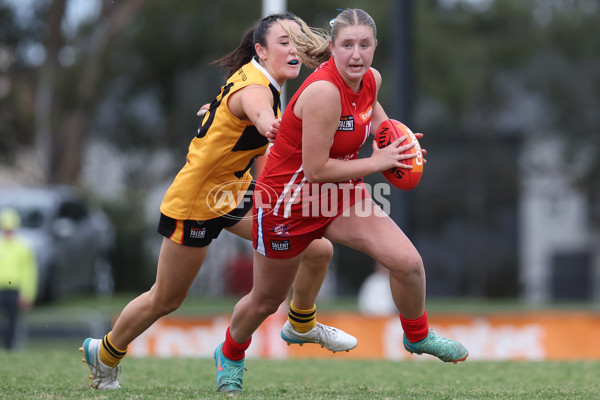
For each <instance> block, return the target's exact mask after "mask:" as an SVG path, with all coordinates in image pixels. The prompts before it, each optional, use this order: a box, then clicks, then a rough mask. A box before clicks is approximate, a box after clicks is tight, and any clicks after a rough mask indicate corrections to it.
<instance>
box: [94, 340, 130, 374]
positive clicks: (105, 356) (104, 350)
mask: <svg viewBox="0 0 600 400" xmlns="http://www.w3.org/2000/svg"><path fill="white" fill-rule="evenodd" d="M110 333H111V332H108V333H107V334H106V335H105V336H104V339H102V346H101V348H100V361H102V362H103V363H104V365H107V366H109V367H112V368H114V367H116V366H117V365H118V364H119V362H120V361H121V359H122V358H123V357H125V354H127V349H125V350H119V349H117V348H116V347H115V346H114V345H113V344H112V342H111V341H110Z"/></svg>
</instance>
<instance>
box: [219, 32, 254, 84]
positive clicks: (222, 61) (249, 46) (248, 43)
mask: <svg viewBox="0 0 600 400" xmlns="http://www.w3.org/2000/svg"><path fill="white" fill-rule="evenodd" d="M255 27H256V26H254V27H252V28H250V29H249V30H248V31H247V32H246V33H245V34H244V36H243V37H242V41H241V43H240V45H239V46H238V47H236V48H235V50H233V51H231V52H229V53H227V54H225V55H224V56H223V57H221V58H219V59H218V60H215V61H213V62H212V63H211V64H218V65H219V66H220V67H221V68H222V69H224V70H226V71H227V79H229V78H230V77H231V76H232V75H233V74H234V73H235V71H237V70H238V69H240V68H241V67H242V66H243V65H244V64H247V63H248V62H249V61H250V60H252V57H254V56H255V55H256V50H255V49H254V40H253V37H254V29H255Z"/></svg>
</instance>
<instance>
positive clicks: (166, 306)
mask: <svg viewBox="0 0 600 400" xmlns="http://www.w3.org/2000/svg"><path fill="white" fill-rule="evenodd" d="M184 299H185V296H181V295H175V296H169V297H155V298H154V301H153V309H154V311H155V313H156V314H158V315H160V316H162V315H167V314H170V313H172V312H173V311H175V310H177V309H178V308H179V307H180V306H181V304H182V303H183V300H184Z"/></svg>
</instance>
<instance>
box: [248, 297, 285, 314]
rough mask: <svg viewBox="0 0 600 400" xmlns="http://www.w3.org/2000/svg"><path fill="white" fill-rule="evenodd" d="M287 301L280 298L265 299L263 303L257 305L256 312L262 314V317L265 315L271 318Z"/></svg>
mask: <svg viewBox="0 0 600 400" xmlns="http://www.w3.org/2000/svg"><path fill="white" fill-rule="evenodd" d="M284 300H285V298H284V299H279V298H265V299H262V301H261V302H260V303H259V304H258V305H256V306H255V307H256V311H257V312H258V313H259V314H261V315H265V316H269V315H271V314H275V313H276V312H277V310H278V309H279V306H280V305H281V303H282V302H283V301H284Z"/></svg>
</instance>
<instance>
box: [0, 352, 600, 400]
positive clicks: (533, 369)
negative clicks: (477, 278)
mask: <svg viewBox="0 0 600 400" xmlns="http://www.w3.org/2000/svg"><path fill="white" fill-rule="evenodd" d="M80 360H81V353H79V352H78V351H76V349H75V348H73V349H72V350H57V349H55V348H51V349H48V348H45V347H34V348H29V350H28V351H26V352H20V353H7V352H2V351H0V398H2V399H4V398H6V399H88V398H91V399H166V398H170V399H226V398H231V396H230V395H227V394H222V393H216V392H215V377H216V372H215V367H214V363H213V360H212V359H176V358H173V359H159V358H148V359H140V358H129V359H125V360H124V361H123V374H122V376H121V384H122V389H121V390H119V391H110V392H105V391H96V390H93V389H90V388H89V387H87V386H88V385H89V382H90V381H89V379H88V378H87V375H88V374H89V370H88V369H87V366H86V365H85V364H84V363H82V362H81V361H80ZM246 367H247V368H248V371H247V372H246V373H245V375H244V393H243V394H242V395H239V396H237V397H238V398H240V399H252V400H254V399H311V400H312V399H348V400H350V399H352V400H354V399H357V400H361V399H369V400H371V399H448V400H450V399H452V400H458V399H520V400H529V399H569V400H573V399H597V398H598V393H600V381H599V380H598V376H600V362H469V361H467V362H465V363H461V364H458V365H454V364H445V363H442V362H439V361H426V362H419V361H404V362H393V361H346V360H339V361H338V360H254V359H251V360H248V361H247V362H246Z"/></svg>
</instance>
